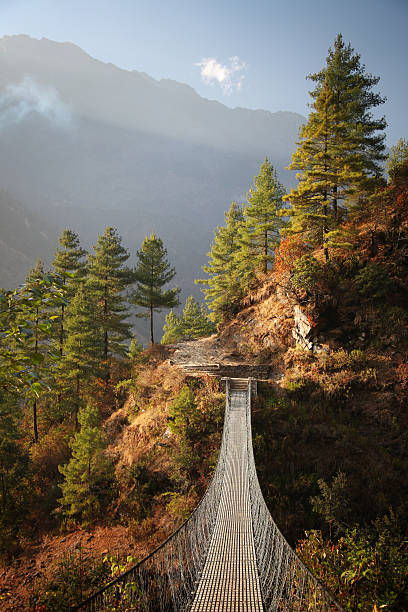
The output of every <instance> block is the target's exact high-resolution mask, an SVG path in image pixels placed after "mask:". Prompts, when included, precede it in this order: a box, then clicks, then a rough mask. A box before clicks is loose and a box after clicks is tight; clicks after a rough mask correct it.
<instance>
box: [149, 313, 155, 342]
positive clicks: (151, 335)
mask: <svg viewBox="0 0 408 612" xmlns="http://www.w3.org/2000/svg"><path fill="white" fill-rule="evenodd" d="M150 342H151V343H152V344H154V338H153V304H152V303H150Z"/></svg>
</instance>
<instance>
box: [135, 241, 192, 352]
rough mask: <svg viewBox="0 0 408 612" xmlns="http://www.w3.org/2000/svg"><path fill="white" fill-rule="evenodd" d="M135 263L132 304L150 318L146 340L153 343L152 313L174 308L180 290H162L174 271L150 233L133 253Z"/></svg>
mask: <svg viewBox="0 0 408 612" xmlns="http://www.w3.org/2000/svg"><path fill="white" fill-rule="evenodd" d="M137 256H138V258H139V263H138V266H137V268H136V289H135V291H133V293H132V298H131V299H132V302H133V303H134V304H135V305H136V306H140V307H141V308H146V309H147V310H148V311H149V312H148V314H146V315H139V316H146V317H150V341H151V343H152V344H153V343H154V332H153V314H154V311H160V310H161V309H162V308H173V307H174V306H178V304H179V299H178V295H179V293H180V289H178V288H177V287H175V288H173V289H163V287H164V285H167V283H169V282H170V281H171V280H172V279H173V278H174V276H175V275H176V271H175V269H174V268H172V267H171V266H170V264H169V261H168V259H167V251H166V249H165V248H164V245H163V241H162V240H161V239H160V238H158V237H157V236H156V235H155V234H154V233H153V234H151V235H150V236H146V238H145V239H144V241H143V244H142V248H141V249H140V251H138V252H137Z"/></svg>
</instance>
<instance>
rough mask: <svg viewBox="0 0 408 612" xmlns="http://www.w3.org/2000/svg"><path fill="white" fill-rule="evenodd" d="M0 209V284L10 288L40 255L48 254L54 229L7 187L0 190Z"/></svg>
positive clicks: (48, 255)
mask: <svg viewBox="0 0 408 612" xmlns="http://www.w3.org/2000/svg"><path fill="white" fill-rule="evenodd" d="M0 211H1V223H0V279H1V280H0V286H2V287H5V288H11V287H14V286H15V285H18V284H19V283H22V282H23V281H24V278H25V276H26V273H27V272H28V270H29V269H30V268H31V267H32V266H33V264H34V263H35V262H36V261H37V259H38V257H39V256H40V255H41V257H43V258H45V259H49V258H50V257H51V256H52V253H53V250H54V245H55V235H56V229H55V227H50V225H49V224H48V223H46V222H45V220H44V219H43V218H41V216H39V215H38V214H36V213H35V212H33V211H31V210H29V209H27V207H25V206H24V205H23V204H22V203H21V202H18V201H17V200H15V199H14V198H13V196H12V195H10V194H9V193H7V191H0Z"/></svg>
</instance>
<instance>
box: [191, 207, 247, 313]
mask: <svg viewBox="0 0 408 612" xmlns="http://www.w3.org/2000/svg"><path fill="white" fill-rule="evenodd" d="M224 216H225V226H224V227H223V226H218V227H217V228H216V230H215V231H214V240H213V242H212V245H211V250H210V251H209V253H207V256H208V258H209V261H208V264H206V265H204V266H203V271H204V272H205V273H206V274H207V275H208V278H206V279H200V280H196V283H197V284H199V285H203V286H206V288H203V290H202V291H203V293H204V296H205V301H206V303H207V305H208V307H209V308H210V310H211V311H212V312H211V314H210V318H211V319H212V320H213V321H214V322H218V321H220V320H221V319H222V318H223V317H224V316H225V315H226V314H228V313H231V312H234V310H235V309H236V307H237V306H238V304H239V301H240V299H241V297H242V289H241V284H240V279H239V276H238V262H237V252H238V250H239V248H240V245H239V241H238V232H239V228H240V225H241V224H242V223H243V214H242V208H241V207H240V206H239V204H237V202H232V204H231V206H230V208H229V210H228V211H227V212H226V213H225V215H224Z"/></svg>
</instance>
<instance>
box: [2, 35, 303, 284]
mask: <svg viewBox="0 0 408 612" xmlns="http://www.w3.org/2000/svg"><path fill="white" fill-rule="evenodd" d="M0 68H1V70H0V75H1V76H0V92H1V96H0V126H1V143H0V186H1V187H2V188H3V189H8V190H9V191H10V192H11V193H12V194H13V195H15V196H16V197H17V198H19V199H21V200H22V201H23V202H24V203H25V204H26V205H28V206H30V207H31V208H32V209H33V210H35V211H36V212H37V213H41V214H42V216H43V217H44V218H47V219H49V220H50V222H52V223H54V224H55V225H56V228H57V231H58V232H59V231H61V230H62V229H64V227H67V226H68V227H71V228H72V229H73V230H75V231H77V232H78V233H79V235H80V237H81V240H82V241H83V242H84V244H85V246H87V247H89V246H90V243H91V242H92V240H94V239H95V238H94V237H95V236H96V235H98V234H99V233H101V232H102V231H103V229H104V228H105V227H106V226H114V227H117V228H118V230H119V232H120V233H121V235H122V236H123V239H124V242H125V244H126V246H127V248H129V250H130V251H132V252H134V251H135V250H136V249H137V248H138V247H139V245H140V243H141V242H142V240H143V238H144V236H145V235H146V234H149V233H150V232H151V231H155V232H156V233H157V234H158V235H159V236H161V237H162V238H163V240H164V242H165V243H166V245H167V246H168V250H169V255H170V258H171V260H172V261H173V262H174V265H175V267H176V269H177V272H178V282H179V284H180V285H181V286H182V287H186V286H187V285H190V286H191V284H192V280H193V279H194V278H195V277H197V276H198V274H199V270H200V266H201V265H202V264H203V263H204V260H205V253H206V250H207V247H208V242H209V238H210V236H211V232H212V229H213V228H214V227H215V226H216V225H217V224H218V223H220V222H221V221H222V218H223V212H224V210H225V209H226V208H227V207H228V205H229V203H230V202H231V200H232V199H243V198H245V193H246V190H247V188H248V185H249V184H250V182H251V180H252V177H253V175H254V174H255V171H256V169H257V167H258V166H259V163H260V161H261V160H262V159H264V158H265V156H266V155H268V156H269V157H270V158H271V159H272V160H273V161H274V163H275V164H276V166H277V168H278V170H279V172H280V173H282V180H284V181H285V182H287V183H288V184H289V183H291V181H292V178H291V175H290V173H289V172H287V171H284V170H283V168H284V167H285V166H286V165H287V164H288V162H289V159H290V153H291V151H292V149H293V146H294V145H293V143H294V140H295V138H296V134H297V131H298V128H299V126H300V124H301V122H302V120H303V118H302V117H301V116H300V115H297V114H294V113H287V112H279V113H269V112H266V111H250V110H246V109H239V108H237V109H230V108H227V107H226V106H224V105H222V104H220V103H218V102H212V101H209V100H206V99H204V98H201V97H200V96H199V95H197V94H196V93H195V92H194V90H193V89H191V88H190V87H188V86H186V85H184V84H181V83H177V82H175V81H170V80H161V81H155V80H154V79H151V78H150V77H148V76H147V75H145V74H144V73H140V72H136V71H126V70H121V69H119V68H117V67H115V66H113V65H111V64H104V63H102V62H100V61H98V60H95V59H93V58H91V57H90V56H89V55H87V54H86V53H85V52H84V51H82V50H81V49H79V48H78V47H76V46H75V45H72V44H70V43H56V42H52V41H49V40H46V39H41V40H35V39H31V38H29V37H27V36H12V37H4V38H3V39H2V40H1V41H0ZM85 211H89V212H87V213H85ZM181 227H182V228H183V229H182V231H181V229H180V228H181ZM181 244H182V245H183V253H185V252H188V253H189V257H188V261H186V258H185V257H184V256H183V253H182V251H181V248H180V245H181ZM37 255H38V256H45V253H44V252H42V251H41V252H38V253H37ZM25 272H26V269H24V270H22V271H21V274H24V273H25ZM19 280H21V276H20V279H19ZM2 283H3V284H4V281H2V279H1V278H0V284H2ZM196 291H198V290H196Z"/></svg>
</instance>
